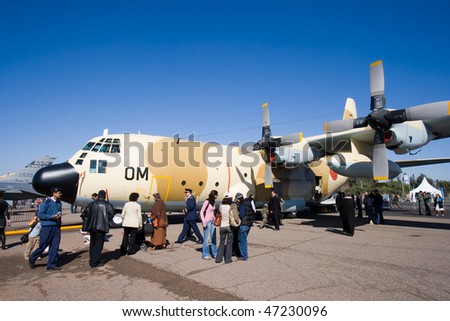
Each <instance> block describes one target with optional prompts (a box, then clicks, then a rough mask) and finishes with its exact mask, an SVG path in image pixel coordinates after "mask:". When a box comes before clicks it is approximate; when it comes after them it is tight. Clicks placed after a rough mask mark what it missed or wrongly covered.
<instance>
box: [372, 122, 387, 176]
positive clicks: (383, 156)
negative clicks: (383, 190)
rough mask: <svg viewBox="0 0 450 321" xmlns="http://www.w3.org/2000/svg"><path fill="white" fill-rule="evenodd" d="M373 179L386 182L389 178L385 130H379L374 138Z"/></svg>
mask: <svg viewBox="0 0 450 321" xmlns="http://www.w3.org/2000/svg"><path fill="white" fill-rule="evenodd" d="M373 143H374V145H373V159H372V162H373V179H374V180H377V181H385V180H387V179H388V177H389V164H388V158H387V152H386V145H385V144H384V130H383V129H381V128H378V129H377V130H376V131H375V136H374V138H373Z"/></svg>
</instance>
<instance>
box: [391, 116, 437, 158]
mask: <svg viewBox="0 0 450 321" xmlns="http://www.w3.org/2000/svg"><path fill="white" fill-rule="evenodd" d="M386 136H387V139H388V140H387V141H386V147H387V148H389V149H390V150H393V151H394V152H395V153H396V154H406V153H408V152H409V151H411V150H414V149H417V148H419V147H422V146H423V145H425V144H427V143H428V142H429V141H430V140H431V138H430V137H429V135H428V131H427V128H426V127H425V125H424V123H423V122H422V121H420V120H418V121H409V122H405V123H402V124H395V125H393V126H392V127H391V129H390V130H389V132H387V135H386Z"/></svg>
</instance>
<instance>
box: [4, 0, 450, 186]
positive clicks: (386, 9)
mask: <svg viewBox="0 0 450 321" xmlns="http://www.w3.org/2000/svg"><path fill="white" fill-rule="evenodd" d="M449 12H450V2H449V1H377V2H376V3H366V2H365V1H264V0H260V1H242V0H241V1H233V0H231V1H212V0H209V1H171V0H161V1H128V2H125V1H45V0H42V1H5V0H3V1H1V2H0V40H1V41H0V105H1V118H0V119H1V121H2V125H1V126H0V135H1V137H2V138H3V142H2V143H3V144H2V145H3V152H2V155H1V157H0V174H5V173H7V172H13V171H17V170H18V169H19V168H21V167H23V166H24V165H26V164H27V163H28V162H29V161H30V160H32V159H34V158H36V157H38V156H42V155H52V156H56V157H57V160H56V161H57V162H63V161H65V160H67V159H68V158H69V157H71V156H72V155H73V154H74V153H75V152H76V151H77V150H78V149H80V148H81V147H82V146H83V145H84V143H85V142H86V141H87V140H89V139H90V138H92V137H95V136H100V135H101V134H102V132H103V129H104V128H108V129H109V132H110V133H123V132H129V133H137V132H139V131H140V132H141V133H146V134H154V135H162V136H173V135H174V134H176V133H178V132H179V133H180V135H181V137H187V136H188V135H189V134H190V133H192V132H195V134H196V135H197V137H198V139H201V140H208V141H218V142H221V143H224V144H228V143H230V142H233V141H241V142H243V141H254V140H257V139H259V138H260V135H261V129H260V124H261V104H262V103H264V102H269V107H270V111H271V122H272V131H273V134H274V135H284V134H289V133H293V132H297V131H302V132H303V133H304V135H305V136H310V135H316V134H319V133H321V132H322V131H323V123H324V122H325V121H329V120H334V119H338V118H340V117H341V115H342V111H343V106H344V103H345V99H346V98H347V97H352V98H354V99H355V100H356V104H357V108H358V113H359V115H360V116H361V115H365V114H367V113H368V112H369V102H370V93H369V65H370V63H371V62H373V61H375V60H378V59H382V60H383V64H384V69H385V80H386V81H385V83H386V91H385V94H386V99H387V105H388V107H390V108H404V107H410V106H414V105H419V104H422V103H427V102H433V101H440V100H449V99H450V62H449V61H450V59H449V58H450V42H449V41H448V40H449V35H448V33H449V31H450V19H449V18H448V13H449ZM449 146H450V142H449V141H448V140H443V141H439V142H437V141H436V142H432V143H430V144H429V145H427V146H425V147H423V148H422V150H421V152H420V153H419V154H418V155H417V157H419V158H425V157H448V156H450V151H449V148H448V147H449ZM388 155H389V157H390V158H391V159H393V160H395V159H408V158H411V157H412V156H409V155H401V156H397V155H395V154H393V153H392V152H389V154H388ZM405 172H406V173H407V174H409V175H411V174H416V175H418V174H420V173H425V174H426V175H427V176H429V177H431V178H434V179H436V178H439V179H447V180H450V165H448V164H447V165H434V166H430V167H419V168H414V169H413V168H411V169H406V170H405Z"/></svg>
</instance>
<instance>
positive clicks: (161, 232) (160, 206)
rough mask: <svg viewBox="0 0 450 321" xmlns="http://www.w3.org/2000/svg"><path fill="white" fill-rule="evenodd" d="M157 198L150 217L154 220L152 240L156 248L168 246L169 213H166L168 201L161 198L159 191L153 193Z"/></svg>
mask: <svg viewBox="0 0 450 321" xmlns="http://www.w3.org/2000/svg"><path fill="white" fill-rule="evenodd" d="M153 198H154V199H155V204H153V206H152V209H151V211H150V219H151V220H152V222H153V223H154V224H153V227H154V232H153V235H152V238H151V242H152V244H153V245H154V248H153V249H155V250H159V249H165V248H166V246H167V240H166V236H167V226H168V225H169V224H168V221H167V213H166V203H164V201H163V200H162V199H161V195H160V194H159V193H155V194H153Z"/></svg>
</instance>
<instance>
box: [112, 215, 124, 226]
mask: <svg viewBox="0 0 450 321" xmlns="http://www.w3.org/2000/svg"><path fill="white" fill-rule="evenodd" d="M109 226H110V227H112V228H118V227H122V216H121V214H120V213H117V214H116V215H114V217H113V218H112V220H111V221H110V222H109Z"/></svg>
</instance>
